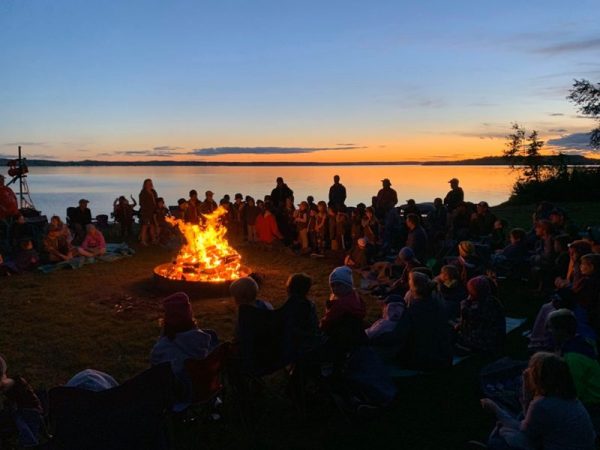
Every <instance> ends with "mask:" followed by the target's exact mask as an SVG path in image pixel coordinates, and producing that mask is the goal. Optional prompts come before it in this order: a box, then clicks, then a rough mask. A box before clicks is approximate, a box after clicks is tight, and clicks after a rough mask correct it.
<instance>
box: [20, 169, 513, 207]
mask: <svg viewBox="0 0 600 450" xmlns="http://www.w3.org/2000/svg"><path fill="white" fill-rule="evenodd" d="M30 170H31V171H30V173H29V177H28V180H29V187H30V190H31V193H32V198H33V202H34V203H35V206H36V207H37V208H38V209H39V210H41V211H42V212H43V213H44V214H46V215H48V216H50V215H52V214H58V215H60V216H61V217H64V216H65V214H66V209H67V207H68V206H76V205H77V202H78V200H79V199H80V198H87V199H88V200H90V205H89V207H90V209H91V210H92V214H93V215H94V216H95V215H97V214H108V213H110V212H111V211H112V203H113V201H114V200H115V198H116V197H118V196H119V195H126V196H129V195H130V194H133V196H134V197H135V198H136V200H137V197H138V194H139V191H140V189H141V186H142V182H143V180H144V179H145V178H152V179H153V180H154V186H155V189H156V190H157V192H158V195H159V196H161V197H164V198H165V200H166V202H167V204H168V205H175V204H177V199H178V198H180V197H186V198H187V196H188V192H189V190H190V189H196V190H197V191H198V193H199V196H201V198H203V194H204V191H206V190H208V189H210V190H212V191H213V192H215V200H216V201H217V202H218V201H219V199H220V198H221V197H222V196H223V195H224V194H229V195H231V197H232V198H233V195H234V194H235V193H236V192H241V193H242V194H243V195H252V196H253V197H255V198H257V197H261V198H262V197H263V196H264V195H265V194H267V193H270V192H271V189H273V187H275V178H277V177H278V176H282V177H283V178H284V180H285V182H286V183H287V184H288V185H289V186H290V188H291V189H293V191H294V195H295V200H296V202H298V201H300V200H304V199H305V198H306V197H307V196H308V195H313V196H314V197H315V199H317V200H320V199H324V200H327V194H328V192H329V186H331V184H332V178H333V175H335V174H338V175H340V177H341V182H342V184H344V185H345V186H346V189H347V192H348V200H347V204H349V205H355V204H357V203H359V202H364V203H366V204H370V202H371V196H373V195H376V194H377V191H378V190H379V189H380V188H381V179H382V178H389V179H390V180H391V181H392V187H393V188H394V189H396V191H397V192H398V197H399V201H400V203H404V202H405V200H406V199H409V198H414V199H415V200H416V201H417V202H425V201H432V200H433V199H434V198H435V197H442V198H443V197H444V195H445V194H446V192H447V191H448V189H449V186H448V180H449V179H450V178H453V177H456V178H459V179H460V184H461V186H462V187H463V189H464V191H465V199H466V200H468V201H473V202H478V201H480V200H486V201H488V202H489V203H490V204H491V205H495V204H498V203H501V202H503V201H505V200H506V199H507V198H508V196H509V193H510V189H511V186H512V184H513V183H514V180H515V177H516V175H515V174H514V173H512V172H511V171H510V169H509V168H507V167H498V166H420V165H415V166H328V167H323V166H320V167H314V166H306V167H185V166H180V167H141V166H140V167H31V168H30Z"/></svg>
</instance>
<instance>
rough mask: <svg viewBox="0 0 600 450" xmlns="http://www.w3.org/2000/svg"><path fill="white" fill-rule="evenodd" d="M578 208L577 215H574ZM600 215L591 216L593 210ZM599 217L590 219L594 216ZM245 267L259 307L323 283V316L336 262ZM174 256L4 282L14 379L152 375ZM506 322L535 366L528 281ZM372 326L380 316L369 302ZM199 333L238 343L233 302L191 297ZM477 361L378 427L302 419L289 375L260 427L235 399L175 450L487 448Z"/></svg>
mask: <svg viewBox="0 0 600 450" xmlns="http://www.w3.org/2000/svg"><path fill="white" fill-rule="evenodd" d="M569 206H571V205H569ZM575 206H576V208H573V207H570V208H569V210H570V211H578V212H577V213H573V214H572V215H573V218H574V219H575V220H576V222H578V223H580V224H584V223H585V224H594V223H595V224H598V223H599V222H600V220H598V219H599V217H598V208H597V205H592V204H585V205H575ZM592 210H593V211H592ZM590 211H592V212H590ZM497 214H498V215H499V216H501V217H506V218H508V219H509V221H510V222H511V225H520V226H527V225H528V223H529V220H530V219H529V217H530V215H531V208H529V209H528V208H526V207H519V208H516V209H511V208H508V207H502V208H499V209H498V210H497ZM239 250H240V252H241V253H242V255H243V257H244V263H245V264H247V265H248V266H250V267H252V269H253V270H254V271H256V272H258V273H260V274H262V275H263V276H264V285H263V288H262V290H261V294H260V295H261V297H262V298H264V299H267V300H269V301H271V302H272V303H273V304H274V305H275V306H278V305H281V304H282V303H283V301H284V299H285V287H284V283H285V280H286V279H287V276H288V275H289V274H290V273H293V272H306V273H308V274H310V275H311V276H312V277H313V279H314V287H313V289H312V292H311V297H312V299H313V300H314V301H315V302H316V304H317V308H318V311H319V315H321V314H322V312H323V309H324V302H325V300H326V299H327V297H328V285H327V278H328V274H329V272H330V271H331V269H332V268H333V267H334V266H335V265H337V262H338V261H336V260H335V259H311V258H309V257H299V256H294V255H291V254H290V253H288V252H286V251H273V252H268V251H263V250H259V249H256V248H249V247H241V248H239ZM170 256H171V254H170V253H168V252H166V251H164V250H161V249H156V248H141V249H138V253H137V254H136V255H135V256H134V257H132V258H128V259H124V260H121V261H117V262H114V263H99V264H95V265H90V266H85V267H83V268H81V269H79V270H75V271H62V272H57V273H54V274H49V275H43V274H41V273H33V274H26V275H22V276H14V277H10V278H4V279H0V353H2V354H3V355H4V356H5V357H6V359H7V361H8V363H9V369H10V372H11V373H19V374H22V375H23V376H25V377H26V378H27V379H28V380H29V381H30V382H31V383H32V385H33V386H34V387H35V388H50V387H52V386H55V385H58V384H61V383H64V382H66V381H67V380H68V379H69V378H70V377H71V376H72V375H73V374H75V373H76V372H78V371H80V370H82V369H84V368H90V367H91V368H95V369H99V370H102V371H105V372H108V373H110V374H112V375H113V376H114V377H115V378H117V380H119V381H123V380H125V379H127V378H128V377H131V376H132V375H134V374H136V373H137V372H139V371H141V370H143V369H145V368H146V367H147V366H148V355H149V352H150V350H151V348H152V346H153V344H154V342H155V341H156V339H157V337H158V334H159V328H158V321H157V319H158V317H159V315H160V300H161V298H163V294H162V293H161V292H158V291H157V290H156V289H155V286H154V284H153V281H152V268H153V267H154V266H155V265H157V264H160V263H163V262H166V261H169V259H170ZM500 295H501V298H502V300H503V301H504V303H505V306H506V310H507V315H509V316H512V317H529V318H530V322H529V323H528V324H527V325H526V326H525V327H523V328H521V329H519V330H517V331H515V332H513V333H511V334H510V335H509V339H508V343H507V347H506V353H507V354H508V355H509V356H512V357H515V358H521V359H525V358H526V357H527V355H526V351H525V347H526V340H525V339H524V338H523V337H521V332H522V331H523V330H524V329H525V328H527V326H529V325H530V324H531V318H532V317H533V316H534V314H535V312H536V311H537V309H538V308H539V306H540V304H541V303H542V299H536V298H534V297H533V295H531V294H530V290H529V287H528V286H527V285H526V284H523V283H508V284H503V285H501V291H500ZM365 300H366V302H367V304H368V307H369V319H371V320H375V319H376V318H378V315H379V312H380V306H379V305H378V304H377V302H376V301H375V300H374V299H371V298H369V297H365ZM192 301H193V306H194V312H195V316H196V319H197V321H198V323H199V325H200V326H201V327H207V328H212V329H214V330H216V331H217V333H218V334H219V336H220V337H221V338H222V339H224V340H227V339H229V338H231V336H232V332H233V327H234V321H235V309H234V306H233V303H232V301H231V300H230V299H229V298H213V299H195V298H192ZM487 362H488V361H484V360H482V359H480V358H475V357H473V358H471V359H469V360H467V361H465V362H463V363H461V364H459V365H458V366H456V367H454V368H452V369H451V370H447V371H441V372H436V373H433V374H428V375H423V376H420V377H415V378H403V379H399V380H398V382H397V384H398V388H399V391H400V393H399V396H398V399H397V401H396V402H395V404H394V405H393V406H392V407H390V408H389V409H388V410H386V411H383V412H382V413H381V414H379V415H378V416H376V417H374V418H372V419H369V420H360V421H350V422H349V421H347V420H346V419H345V418H344V417H343V416H342V415H341V414H340V413H339V412H338V410H337V409H336V408H335V407H334V406H333V405H332V404H331V402H330V401H328V399H326V398H317V399H314V402H313V404H312V406H311V405H309V408H308V411H307V414H306V415H305V416H304V417H301V416H299V415H298V414H297V413H296V412H295V410H294V408H293V405H292V403H291V402H290V401H289V400H288V399H287V397H286V396H285V393H284V383H283V377H282V376H281V375H276V376H273V377H272V378H270V379H269V380H268V389H267V390H266V391H265V392H264V395H263V398H262V399H261V400H260V402H259V405H257V406H258V408H257V411H258V412H257V415H256V417H255V418H254V422H255V426H254V427H253V428H252V429H251V430H250V429H248V428H247V427H244V426H242V422H241V421H240V418H239V414H238V412H237V411H236V407H235V403H234V402H231V401H228V400H230V399H228V398H227V397H226V405H225V414H224V418H223V420H221V421H220V422H215V423H205V424H194V425H191V426H186V427H183V428H181V427H180V428H178V429H177V433H176V434H177V439H176V448H182V449H183V448H214V449H217V448H218V449H243V448H255V449H279V448H282V449H283V448H286V449H306V448H311V449H329V448H336V449H337V448H352V449H365V448H375V447H381V446H386V447H394V448H415V449H454V448H462V445H463V444H464V442H466V441H467V440H469V439H480V440H482V439H485V437H486V435H487V433H488V431H489V430H490V429H491V427H492V425H493V418H492V417H490V416H488V415H486V414H485V413H484V412H483V411H482V410H481V408H480V407H479V397H480V394H479V387H478V373H479V370H480V369H481V367H482V366H483V365H485V363H487Z"/></svg>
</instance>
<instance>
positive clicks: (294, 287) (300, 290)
mask: <svg viewBox="0 0 600 450" xmlns="http://www.w3.org/2000/svg"><path fill="white" fill-rule="evenodd" d="M286 286H287V290H288V292H289V293H290V294H295V295H298V296H299V297H306V296H307V295H308V291H310V288H311V286H312V278H311V277H310V276H308V275H307V274H305V273H294V274H292V275H290V277H289V278H288V279H287V283H286Z"/></svg>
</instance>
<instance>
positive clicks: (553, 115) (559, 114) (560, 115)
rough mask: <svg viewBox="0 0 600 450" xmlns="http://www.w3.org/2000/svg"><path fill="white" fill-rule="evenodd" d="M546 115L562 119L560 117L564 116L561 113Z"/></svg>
mask: <svg viewBox="0 0 600 450" xmlns="http://www.w3.org/2000/svg"><path fill="white" fill-rule="evenodd" d="M548 115H549V116H552V117H562V116H564V114H563V113H548Z"/></svg>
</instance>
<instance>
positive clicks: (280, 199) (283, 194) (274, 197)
mask: <svg viewBox="0 0 600 450" xmlns="http://www.w3.org/2000/svg"><path fill="white" fill-rule="evenodd" d="M288 197H291V198H292V201H294V191H292V190H291V189H290V188H289V187H288V185H287V184H285V183H284V182H283V178H281V177H277V186H275V188H274V189H273V190H272V191H271V203H272V205H273V207H274V208H276V209H277V210H280V209H282V208H283V207H284V206H285V199H286V198H288Z"/></svg>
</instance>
